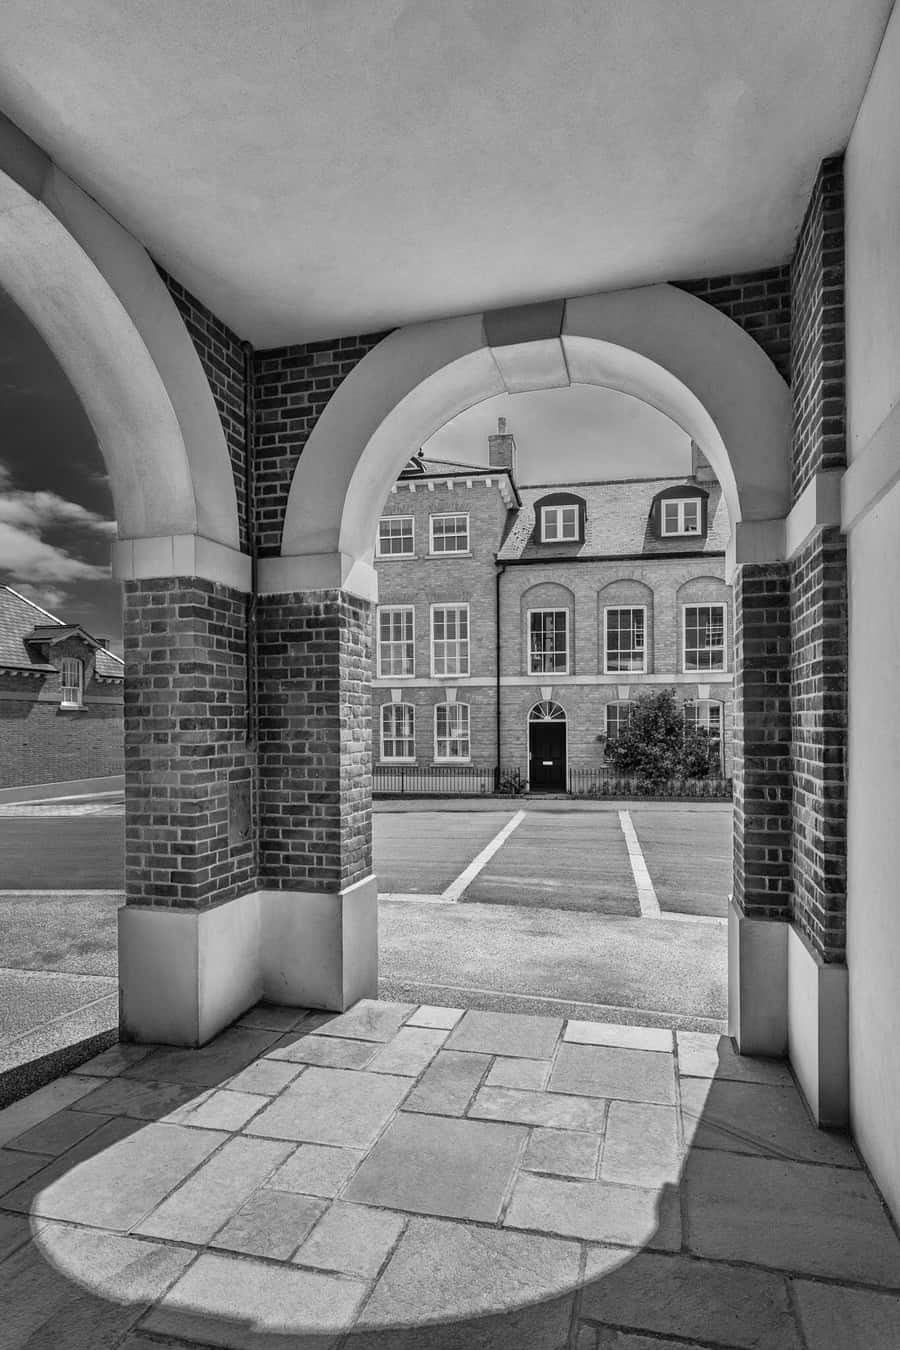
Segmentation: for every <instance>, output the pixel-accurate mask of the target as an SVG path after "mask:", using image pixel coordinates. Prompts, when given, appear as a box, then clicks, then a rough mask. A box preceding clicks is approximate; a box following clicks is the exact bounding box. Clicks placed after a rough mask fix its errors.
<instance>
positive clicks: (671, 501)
mask: <svg viewBox="0 0 900 1350" xmlns="http://www.w3.org/2000/svg"><path fill="white" fill-rule="evenodd" d="M669 506H674V507H676V508H677V511H678V522H677V527H676V528H675V529H674V530H669V529H667V528H666V508H667V507H669ZM686 506H695V507H696V508H697V528H696V530H689V529H687V527H686V525H685V522H684V517H685V507H686ZM659 532H660V534H661V535H662V536H663V538H670V539H671V538H674V537H675V536H676V535H680V534H685V535H689V536H690V537H692V538H693V536H694V535H700V534H702V533H703V509H702V502H701V499H700V498H699V497H664V498H663V500H662V501H661V502H660V516H659Z"/></svg>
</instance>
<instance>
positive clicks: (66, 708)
mask: <svg viewBox="0 0 900 1350" xmlns="http://www.w3.org/2000/svg"><path fill="white" fill-rule="evenodd" d="M59 711H60V712H86V711H87V709H86V708H85V706H84V704H83V703H60V705H59Z"/></svg>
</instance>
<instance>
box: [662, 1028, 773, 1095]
mask: <svg viewBox="0 0 900 1350" xmlns="http://www.w3.org/2000/svg"><path fill="white" fill-rule="evenodd" d="M675 1039H676V1041H677V1044H678V1072H679V1073H681V1074H685V1075H687V1076H689V1077H692V1078H717V1079H722V1078H729V1079H734V1080H735V1081H736V1082H740V1083H771V1084H773V1085H774V1086H776V1087H789V1088H792V1087H793V1086H794V1080H793V1078H792V1076H791V1071H790V1069H789V1068H788V1066H787V1064H786V1063H785V1062H784V1061H783V1060H780V1059H759V1058H757V1057H755V1056H752V1055H739V1054H738V1053H737V1051H736V1050H735V1048H734V1042H733V1041H732V1040H731V1038H730V1037H728V1036H714V1035H710V1034H709V1033H708V1032H705V1031H676V1033H675Z"/></svg>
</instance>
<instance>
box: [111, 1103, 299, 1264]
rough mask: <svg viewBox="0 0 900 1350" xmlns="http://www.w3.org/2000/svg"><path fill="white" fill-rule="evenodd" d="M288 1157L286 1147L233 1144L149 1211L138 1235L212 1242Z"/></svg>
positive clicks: (263, 1141)
mask: <svg viewBox="0 0 900 1350" xmlns="http://www.w3.org/2000/svg"><path fill="white" fill-rule="evenodd" d="M160 1128H163V1127H160ZM186 1133H188V1134H190V1135H193V1134H194V1132H193V1131H186ZM196 1135H197V1138H199V1139H202V1138H204V1137H205V1135H204V1134H203V1133H201V1132H200V1131H196ZM224 1137H225V1136H221V1137H220V1138H224ZM290 1153H291V1146H290V1144H287V1143H275V1142H274V1141H270V1140H268V1139H245V1138H242V1137H238V1138H236V1139H229V1140H228V1142H227V1143H226V1144H225V1147H224V1148H221V1149H219V1151H218V1152H217V1153H216V1154H215V1155H214V1156H213V1157H212V1158H211V1159H210V1160H209V1162H205V1163H204V1165H203V1166H201V1167H198V1169H197V1171H195V1172H194V1173H193V1176H190V1177H188V1179H187V1180H186V1181H185V1182H184V1184H183V1185H181V1186H179V1188H178V1189H177V1190H173V1187H172V1186H170V1187H169V1188H168V1192H166V1197H167V1198H165V1199H162V1203H160V1204H158V1205H157V1206H156V1207H154V1208H153V1210H152V1212H150V1213H146V1208H145V1211H144V1213H145V1214H146V1217H143V1218H141V1220H140V1222H138V1221H135V1225H134V1231H135V1232H136V1233H142V1234H143V1235H144V1236H145V1237H158V1238H170V1239H171V1240H172V1241H173V1242H196V1243H201V1244H202V1243H205V1242H209V1241H210V1239H211V1238H212V1237H213V1235H214V1234H215V1233H217V1232H218V1231H219V1229H220V1228H221V1227H222V1226H223V1225H224V1224H226V1223H227V1222H228V1220H229V1219H230V1218H231V1217H232V1215H233V1214H234V1213H235V1211H236V1210H237V1209H238V1208H240V1206H241V1205H243V1204H244V1202H245V1201H246V1200H247V1199H249V1197H250V1196H251V1195H252V1194H253V1192H254V1191H255V1190H256V1189H257V1188H258V1187H259V1186H261V1185H262V1183H263V1182H264V1181H265V1180H266V1179H267V1178H268V1177H269V1176H271V1174H272V1173H273V1172H274V1171H275V1169H276V1168H277V1167H279V1166H280V1165H281V1164H282V1163H283V1162H284V1161H285V1159H286V1158H287V1157H288V1156H289V1155H290ZM198 1161H199V1160H198ZM170 1192H171V1193H170ZM298 1240H299V1239H298Z"/></svg>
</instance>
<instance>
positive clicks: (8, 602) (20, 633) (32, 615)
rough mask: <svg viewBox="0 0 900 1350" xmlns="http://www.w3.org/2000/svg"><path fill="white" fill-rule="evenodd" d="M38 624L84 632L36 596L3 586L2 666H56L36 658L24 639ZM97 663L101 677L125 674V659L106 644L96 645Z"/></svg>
mask: <svg viewBox="0 0 900 1350" xmlns="http://www.w3.org/2000/svg"><path fill="white" fill-rule="evenodd" d="M36 628H37V629H42V628H43V629H51V630H52V629H53V628H62V629H66V630H67V631H73V630H75V631H78V632H81V633H84V632H85V630H84V629H83V628H80V627H79V625H77V624H66V623H64V622H63V620H62V619H58V618H57V617H56V616H55V615H54V614H50V613H48V611H47V610H46V609H42V608H41V606H40V605H36V604H35V603H34V601H33V600H29V599H28V598H27V597H26V596H24V595H20V594H19V592H18V591H14V590H13V589H12V587H11V586H0V666H7V667H19V668H21V669H26V668H30V669H32V670H35V669H37V670H52V669H54V667H52V666H47V665H46V664H45V663H43V662H41V661H36V660H33V659H32V657H31V654H30V652H29V650H28V647H27V646H26V645H25V639H26V638H27V637H29V636H30V635H31V634H32V633H33V632H34V631H35V629H36ZM85 636H86V637H87V639H88V641H89V642H91V643H95V642H96V638H92V637H91V635H90V634H89V633H85ZM94 665H95V670H96V673H97V674H98V675H100V676H102V677H105V678H107V679H110V678H112V679H119V680H121V679H122V678H123V675H124V671H125V666H124V663H123V661H122V660H121V658H120V657H118V656H115V655H114V654H113V653H112V652H110V651H107V649H106V648H105V647H101V646H99V645H98V646H97V648H96V654H95V663H94Z"/></svg>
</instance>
